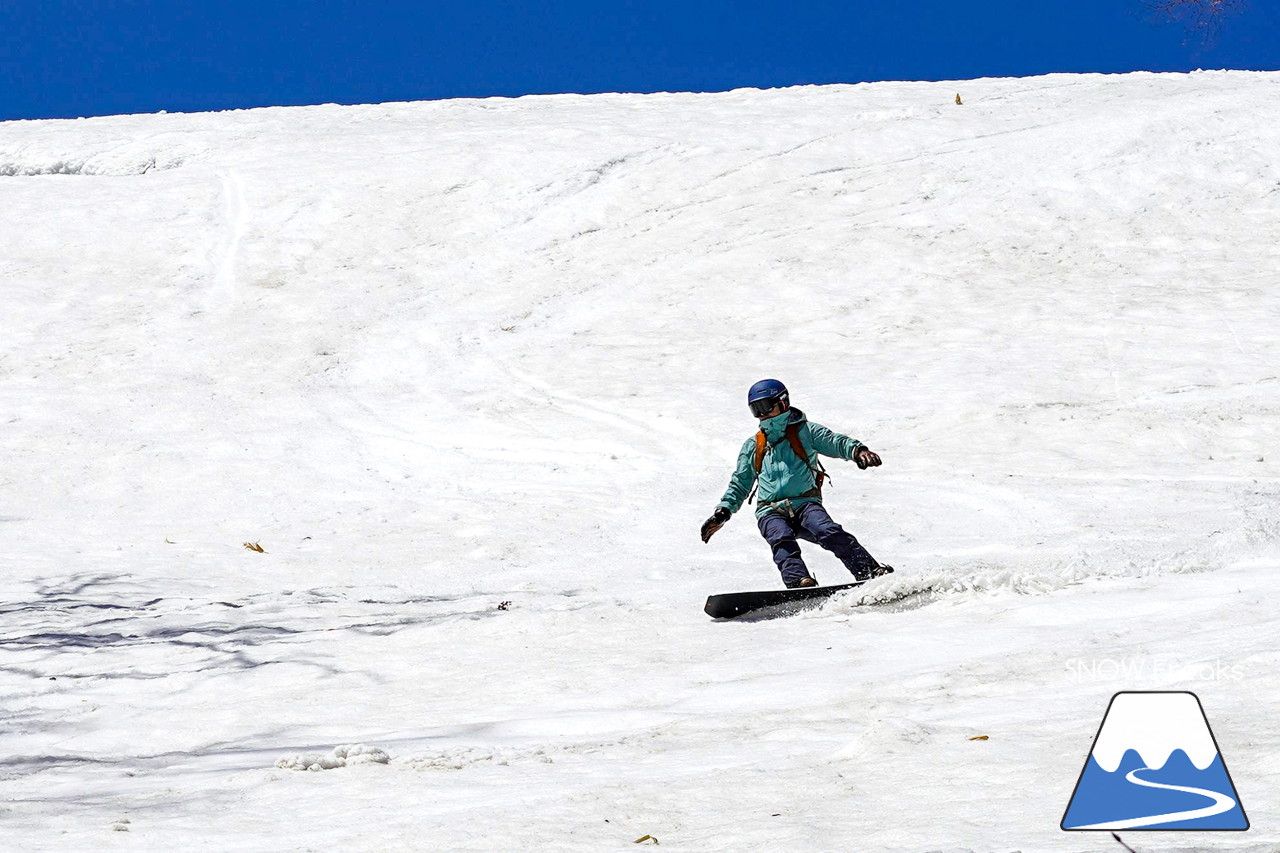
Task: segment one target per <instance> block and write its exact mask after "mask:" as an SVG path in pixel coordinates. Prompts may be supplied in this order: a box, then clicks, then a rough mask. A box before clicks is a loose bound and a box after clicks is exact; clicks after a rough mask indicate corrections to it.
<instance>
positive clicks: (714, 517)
mask: <svg viewBox="0 0 1280 853" xmlns="http://www.w3.org/2000/svg"><path fill="white" fill-rule="evenodd" d="M730 515H732V513H730V512H729V510H727V509H725V508H724V507H722V506H718V507H716V511H715V512H713V513H711V517H710V518H708V519H707V520H706V521H704V522H703V523H702V541H703V542H710V541H711V537H712V536H715V535H716V531H717V530H719V529H720V528H721V527H724V526H725V523H726V522H728V521H729V516H730Z"/></svg>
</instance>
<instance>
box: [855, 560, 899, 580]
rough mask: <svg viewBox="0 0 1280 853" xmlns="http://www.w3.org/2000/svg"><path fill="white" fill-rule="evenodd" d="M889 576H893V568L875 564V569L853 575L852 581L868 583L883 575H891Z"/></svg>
mask: <svg viewBox="0 0 1280 853" xmlns="http://www.w3.org/2000/svg"><path fill="white" fill-rule="evenodd" d="M891 574H893V566H884V565H880V564H876V567H875V568H874V569H872V570H871V571H869V572H863V573H861V574H857V575H854V576H853V579H854V580H856V581H859V582H862V581H869V580H871V579H872V578H878V577H883V576H885V575H891Z"/></svg>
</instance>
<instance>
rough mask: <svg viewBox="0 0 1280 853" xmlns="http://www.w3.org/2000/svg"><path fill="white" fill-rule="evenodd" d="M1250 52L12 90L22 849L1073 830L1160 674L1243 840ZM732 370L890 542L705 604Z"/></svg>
mask: <svg viewBox="0 0 1280 853" xmlns="http://www.w3.org/2000/svg"><path fill="white" fill-rule="evenodd" d="M1278 81H1280V77H1278V76H1277V75H1275V74H1248V73H1235V72H1232V73H1221V74H1219V73H1205V74H1192V75H1147V74H1136V75H1124V76H1103V75H1086V76H1067V75H1054V76H1050V77H1045V78H1038V79H1032V80H980V81H966V82H963V83H956V82H947V83H938V84H928V83H920V84H900V83H886V84H876V85H872V86H831V87H801V88H797V89H790V90H779V91H763V92H762V91H740V92H729V93H724V94H719V95H679V94H676V95H649V96H640V95H600V96H591V97H580V96H554V97H534V98H521V99H514V100H504V99H493V100H485V101H449V102H436V103H422V104H387V105H371V106H356V107H334V106H329V107H313V108H293V109H265V110H249V111H240V112H233V113H220V114H208V115H167V116H126V117H117V118H104V119H92V120H86V121H82V122H17V123H9V124H0V186H2V188H3V189H4V191H5V193H6V196H5V204H4V205H3V206H0V287H3V288H4V295H5V311H4V312H3V314H0V426H2V427H3V429H0V453H2V454H3V458H4V460H5V465H4V466H2V467H0V496H2V497H0V500H3V502H4V503H3V505H2V506H0V529H3V531H4V534H5V536H4V539H3V541H0V554H3V555H4V565H5V572H4V573H3V577H2V578H0V591H2V592H3V598H0V616H2V617H3V619H2V620H0V621H2V622H3V626H4V627H3V630H2V631H0V686H2V687H3V691H0V693H2V695H3V697H4V698H3V700H2V701H0V723H2V724H3V725H2V728H3V732H0V737H3V738H4V746H5V755H6V756H7V758H5V759H3V760H0V793H3V800H2V801H0V817H2V818H3V820H4V823H5V826H6V843H7V844H10V845H11V846H13V847H14V849H22V850H58V851H63V850H66V851H79V850H85V849H115V848H117V847H119V848H120V849H124V847H125V846H128V847H129V848H130V849H137V850H175V849H178V850H182V849H192V848H194V847H196V846H199V845H201V844H207V843H208V839H209V838H210V831H211V830H210V828H211V827H216V833H217V834H216V837H217V838H218V839H219V842H218V843H219V844H220V845H222V846H223V847H224V848H225V849H228V850H250V851H258V850H282V849H299V850H302V849H321V848H340V849H347V850H352V851H371V852H372V851H378V853H381V851H385V850H402V849H403V850H417V849H440V850H475V851H491V850H495V849H548V850H584V851H586V850H591V851H595V850H602V849H616V848H621V847H627V848H630V847H631V846H633V842H634V841H635V839H637V838H640V837H642V836H644V835H650V836H652V837H656V838H658V839H659V840H660V842H661V846H662V848H663V849H667V850H690V851H692V850H697V851H705V850H739V849H743V848H755V849H761V850H779V851H786V850H796V851H800V850H825V849H857V850H865V851H895V852H896V851H924V850H940V849H947V850H957V851H962V850H963V851H973V853H977V851H1001V850H1003V851H1007V850H1013V849H1020V850H1036V851H1061V853H1075V851H1078V850H1080V849H1082V845H1083V846H1088V845H1089V844H1091V843H1092V840H1091V839H1088V838H1085V839H1084V840H1081V839H1082V837H1081V836H1072V835H1071V834H1069V833H1062V832H1061V831H1060V830H1059V829H1058V819H1059V817H1060V815H1061V814H1062V810H1063V809H1064V808H1065V806H1066V803H1067V800H1068V798H1069V797H1070V794H1071V785H1072V783H1073V782H1074V780H1075V779H1076V778H1077V777H1078V772H1079V767H1080V761H1081V759H1082V757H1083V756H1084V755H1085V754H1086V753H1087V751H1088V748H1089V742H1090V741H1089V738H1090V736H1091V735H1092V733H1094V732H1095V731H1096V727H1097V723H1098V719H1099V715H1101V714H1102V712H1103V711H1104V709H1105V707H1106V700H1107V697H1109V696H1110V695H1111V694H1112V693H1114V692H1115V691H1116V690H1120V689H1130V690H1132V689H1183V690H1195V691H1197V693H1198V694H1199V695H1200V697H1201V699H1202V701H1203V704H1204V707H1205V710H1206V713H1207V714H1208V715H1209V717H1210V718H1211V720H1212V722H1213V725H1214V730H1215V732H1216V733H1217V735H1218V738H1219V741H1220V744H1221V747H1222V750H1223V754H1224V757H1225V759H1226V760H1228V761H1229V762H1230V765H1231V767H1232V771H1233V777H1234V778H1235V779H1236V780H1237V782H1238V784H1239V791H1240V795H1241V797H1242V799H1244V800H1246V801H1248V806H1247V808H1248V810H1249V814H1250V817H1251V818H1253V822H1254V828H1253V829H1251V831H1250V832H1249V833H1248V834H1247V836H1245V837H1243V838H1240V837H1236V838H1233V839H1226V840H1220V839H1219V838H1208V839H1207V840H1203V841H1197V842H1196V844H1197V845H1200V846H1199V847H1197V849H1205V850H1214V849H1222V850H1233V851H1242V852H1243V853H1262V851H1264V850H1266V851H1270V850H1272V849H1273V848H1274V847H1275V846H1276V845H1277V844H1278V843H1280V835H1277V834H1276V831H1275V830H1274V829H1273V827H1276V826H1280V806H1277V805H1275V804H1276V803H1280V798H1277V797H1275V796H1273V794H1274V793H1275V792H1276V791H1277V790H1280V762H1278V761H1276V760H1275V759H1274V758H1273V756H1275V755H1277V754H1280V739H1278V738H1280V735H1277V733H1276V732H1275V731H1274V727H1273V726H1272V725H1271V724H1270V721H1271V720H1274V719H1275V718H1276V716H1277V715H1278V714H1280V681H1278V678H1280V676H1278V675H1277V672H1280V669H1278V667H1280V657H1278V656H1277V652H1276V651H1275V650H1276V648H1278V647H1280V646H1278V643H1280V633H1277V630H1276V629H1275V627H1274V625H1273V623H1274V618H1273V611H1274V607H1273V604H1272V602H1273V596H1272V591H1273V589H1274V581H1275V572H1276V571H1277V569H1280V548H1278V547H1277V542H1280V510H1278V509H1277V507H1280V474H1278V473H1277V471H1276V467H1275V465H1276V460H1275V458H1273V456H1272V453H1273V448H1274V446H1275V445H1276V443H1277V439H1280V435H1278V433H1277V425H1278V424H1280V410H1278V407H1277V399H1278V398H1277V395H1276V391H1277V376H1280V352H1278V351H1277V343H1276V337H1275V333H1274V330H1273V329H1272V326H1273V325H1274V324H1273V322H1272V318H1274V317H1275V316H1277V315H1278V314H1280V302H1278V301H1277V294H1278V293H1280V291H1277V290H1276V288H1274V287H1272V286H1271V284H1270V282H1271V281H1272V278H1273V273H1274V269H1275V260H1276V258H1275V239H1274V238H1275V234H1276V233H1278V232H1277V228H1278V227H1280V219H1278V218H1277V208H1276V207H1275V205H1274V203H1273V202H1274V201H1275V199H1276V197H1277V196H1276V192H1277V187H1280V176H1278V175H1277V172H1276V169H1275V165H1274V162H1273V161H1274V158H1273V157H1271V156H1270V153H1269V152H1272V151H1275V150H1278V149H1277V146H1280V131H1278V130H1277V128H1280V115H1278V114H1277V113H1278V111H1280V107H1277V104H1280V101H1277V100H1276V98H1275V97H1274V93H1273V91H1272V90H1273V89H1275V87H1276V85H1277V82H1278ZM957 89H959V90H960V91H961V92H963V94H964V99H965V105H964V106H963V107H959V106H954V105H953V103H952V99H953V98H954V95H955V92H956V90H957ZM763 376H776V377H777V378H780V379H783V380H784V381H785V382H787V383H788V385H789V386H790V387H791V389H792V393H793V397H794V399H795V402H796V405H797V406H798V407H799V408H802V409H804V410H805V411H806V412H807V413H808V415H809V416H810V417H811V418H812V419H813V420H815V421H817V422H820V423H823V424H825V425H827V426H830V427H832V428H833V429H836V430H838V431H841V432H845V433H848V434H850V435H852V436H853V437H855V438H858V439H860V440H862V441H865V442H866V443H867V444H868V445H869V446H871V447H873V448H875V449H876V450H877V451H878V452H880V453H881V455H882V456H883V458H884V460H885V465H884V467H883V468H880V469H876V470H874V471H866V472H863V471H858V470H857V469H856V468H855V467H854V466H852V465H850V464H844V463H840V462H837V461H832V462H831V463H829V464H828V465H827V467H828V469H829V470H830V472H831V473H832V475H833V477H834V482H833V485H832V487H831V489H830V491H829V492H828V494H827V503H828V505H829V507H830V508H831V511H832V514H833V516H834V517H835V518H836V519H837V520H838V521H839V522H840V523H841V524H843V525H844V526H845V527H846V528H848V529H849V530H850V531H852V532H854V533H855V535H857V536H858V538H859V539H860V540H861V541H863V542H864V543H865V544H866V545H867V547H868V548H869V549H870V550H871V552H872V553H873V554H874V555H876V556H877V557H879V558H880V559H882V560H884V561H885V562H888V563H890V564H892V565H894V566H896V567H897V570H898V571H897V573H896V574H894V575H892V576H890V577H886V578H882V579H878V580H877V581H874V582H872V583H870V584H868V585H867V586H865V587H862V588H860V589H858V590H854V591H851V592H849V593H845V594H841V595H838V596H835V597H834V598H832V599H830V600H829V601H827V602H825V603H823V604H822V605H821V606H819V607H813V608H805V609H795V610H787V611H785V612H782V613H773V614H763V615H761V616H760V617H759V618H753V619H742V620H734V621H731V622H724V623H713V622H711V620H708V619H707V618H706V617H705V615H704V614H703V613H702V603H703V599H704V598H705V596H706V595H708V594H711V593H717V592H728V591H732V590H742V589H754V588H763V587H765V586H768V585H770V584H774V583H776V582H777V575H776V572H775V570H774V569H773V567H772V565H771V564H770V561H769V555H768V550H767V547H766V546H765V545H764V544H763V542H762V541H761V540H760V537H759V534H758V532H757V530H756V526H755V523H754V520H753V519H752V518H751V512H750V510H749V509H748V510H745V511H744V512H743V513H741V514H740V515H739V516H738V517H737V518H735V519H733V520H732V521H731V523H730V524H729V525H728V526H726V528H725V529H724V530H723V531H722V532H721V533H719V534H717V536H716V538H715V539H714V540H713V541H712V542H711V543H710V544H708V545H704V544H703V543H701V542H700V541H699V540H698V537H697V530H698V525H699V524H700V523H701V521H702V519H703V518H705V517H706V515H707V513H709V512H710V510H711V508H712V507H713V506H714V504H715V502H716V500H717V499H718V498H719V497H720V495H721V494H722V492H723V490H724V487H725V484H726V482H727V480H728V477H729V474H730V471H731V469H732V466H733V464H734V461H735V460H736V458H737V454H738V452H739V449H740V448H741V446H742V442H743V440H745V439H747V438H748V437H749V436H750V435H751V434H752V432H753V431H754V425H753V423H752V422H751V420H750V418H749V417H748V416H747V413H746V412H745V408H744V407H743V405H742V394H743V391H744V390H745V389H746V388H747V387H748V386H749V385H750V384H751V383H752V382H754V381H756V380H758V379H760V378H761V377H763ZM246 543H258V544H259V545H261V547H262V548H263V551H262V552H258V551H254V550H249V549H246V548H245V547H244V545H245V544H246ZM805 555H806V559H807V560H808V562H809V565H810V567H811V569H812V570H813V571H814V573H815V574H816V575H817V576H818V577H819V579H820V580H821V581H822V582H824V583H835V582H838V581H841V580H843V579H844V578H845V577H847V573H846V572H845V570H844V569H843V567H841V566H840V565H839V564H838V563H837V562H836V561H835V560H834V559H833V558H831V557H830V556H829V555H827V554H824V553H822V552H820V551H818V550H817V549H816V548H813V547H807V548H805ZM1108 673H1110V674H1108ZM1116 673H1121V674H1116ZM1215 673H1217V674H1215ZM1222 673H1225V674H1222ZM1237 673H1238V674H1237ZM979 735H986V736H988V740H985V741H983V740H973V739H972V738H974V737H975V736H979ZM887 816H892V817H891V818H890V817H887ZM1102 840H1103V841H1106V839H1102Z"/></svg>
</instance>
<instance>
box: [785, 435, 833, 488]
mask: <svg viewBox="0 0 1280 853" xmlns="http://www.w3.org/2000/svg"><path fill="white" fill-rule="evenodd" d="M787 440H788V441H790V442H791V449H792V450H794V451H795V454H796V458H798V459H799V460H800V461H801V462H803V463H804V464H805V465H806V466H807V467H808V468H809V470H810V471H812V472H813V480H814V484H815V485H816V486H817V489H818V491H819V493H821V491H822V482H823V480H826V479H827V472H826V469H824V468H823V467H822V462H818V464H817V465H814V464H813V463H812V462H810V461H809V454H807V453H805V452H804V444H802V443H801V442H800V424H791V425H790V426H788V427H787Z"/></svg>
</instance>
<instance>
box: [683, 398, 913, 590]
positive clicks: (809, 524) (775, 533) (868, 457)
mask: <svg viewBox="0 0 1280 853" xmlns="http://www.w3.org/2000/svg"><path fill="white" fill-rule="evenodd" d="M747 405H748V406H749V407H750V409H751V414H753V415H755V417H756V418H757V419H758V420H759V421H760V431H759V432H758V433H757V434H756V435H755V436H754V437H752V438H749V439H747V441H746V443H745V444H743V445H742V452H741V453H739V454H738V467H737V469H736V470H734V472H733V476H732V477H731V478H730V479H729V488H728V490H727V491H725V493H724V497H723V498H721V500H720V503H719V504H717V505H716V510H715V512H714V513H713V514H712V515H711V517H710V518H708V519H707V520H706V522H705V523H704V524H703V525H702V541H703V542H709V541H710V540H711V537H712V536H714V535H715V533H716V531H718V530H719V529H720V528H721V527H724V525H725V523H726V522H728V520H729V518H730V517H731V516H732V515H733V513H735V512H737V511H738V510H739V509H741V508H742V504H743V502H745V501H749V500H750V499H751V497H752V496H753V495H755V494H756V493H757V491H758V493H759V498H760V503H759V506H758V507H757V509H756V523H757V524H758V526H759V527H760V534H761V535H762V536H764V538H765V541H767V542H768V543H769V546H770V547H771V548H772V549H773V561H774V562H775V563H776V564H777V566H778V571H780V572H781V573H782V582H783V583H784V584H786V586H787V588H788V589H794V588H796V587H807V586H817V585H818V582H817V581H816V580H814V578H813V576H812V575H810V574H809V570H808V568H806V567H805V564H804V560H802V559H801V558H800V545H799V543H798V542H797V541H796V540H797V539H803V540H805V541H806V542H814V543H816V544H818V545H821V546H822V547H823V548H825V549H827V550H828V551H830V552H831V553H833V554H835V555H836V557H838V558H839V559H840V562H842V563H844V565H845V567H846V568H847V569H848V570H849V571H850V572H851V573H852V574H853V576H854V578H855V579H856V580H860V581H861V580H867V579H869V578H873V577H878V576H879V575H885V574H888V573H889V572H892V571H893V568H892V567H890V566H884V565H881V564H880V563H878V562H876V560H875V559H874V558H873V557H872V556H871V555H870V554H868V553H867V549H865V548H863V547H862V545H860V544H859V543H858V540H857V539H855V538H854V537H853V536H852V535H851V534H849V533H848V532H846V531H845V529H844V528H843V527H841V526H840V525H838V524H836V523H835V522H834V521H832V520H831V516H830V515H828V514H827V511H826V509H824V508H823V506H822V484H823V480H825V479H826V476H827V475H826V471H825V470H824V469H823V467H822V463H821V462H820V461H818V454H821V455H823V456H832V457H835V458H837V459H851V460H853V461H854V462H856V463H857V465H858V467H859V468H861V469H863V470H865V469H867V468H875V467H877V466H879V465H880V464H881V463H880V457H879V456H878V455H877V454H876V453H874V452H872V450H871V449H870V448H869V447H867V446H866V445H865V444H863V443H862V442H860V441H857V440H855V439H852V438H849V437H848V436H847V435H841V434H840V433H837V432H833V431H832V430H829V429H827V428H826V427H824V426H822V425H820V424H816V423H812V422H810V421H809V419H808V418H806V417H805V415H804V412H802V411H800V410H799V409H793V408H791V396H790V394H789V393H788V392H787V387H786V386H785V385H783V384H782V383H781V382H779V381H778V380H776V379H762V380H761V381H759V382H757V383H756V384H755V385H752V386H751V390H750V391H749V392H748V393H747ZM753 484H754V488H752V486H753Z"/></svg>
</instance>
